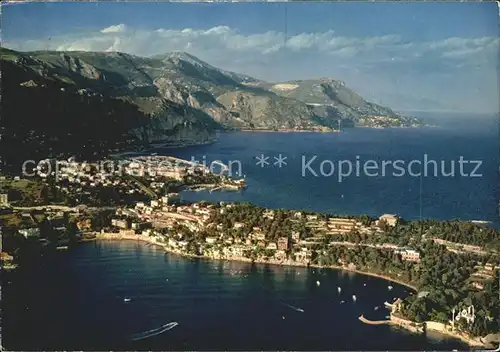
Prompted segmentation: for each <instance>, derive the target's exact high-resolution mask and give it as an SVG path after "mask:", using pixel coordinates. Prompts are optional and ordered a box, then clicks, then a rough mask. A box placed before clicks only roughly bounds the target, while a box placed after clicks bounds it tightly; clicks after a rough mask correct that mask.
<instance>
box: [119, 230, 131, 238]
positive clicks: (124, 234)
mask: <svg viewBox="0 0 500 352" xmlns="http://www.w3.org/2000/svg"><path fill="white" fill-rule="evenodd" d="M119 233H120V235H122V236H134V235H135V231H134V230H124V229H121V230H120V232H119Z"/></svg>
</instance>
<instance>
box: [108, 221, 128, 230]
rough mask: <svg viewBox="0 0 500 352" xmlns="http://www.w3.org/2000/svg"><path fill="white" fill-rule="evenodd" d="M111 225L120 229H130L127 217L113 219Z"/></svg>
mask: <svg viewBox="0 0 500 352" xmlns="http://www.w3.org/2000/svg"><path fill="white" fill-rule="evenodd" d="M111 226H115V227H118V228H120V229H128V228H129V223H128V221H127V220H125V219H111Z"/></svg>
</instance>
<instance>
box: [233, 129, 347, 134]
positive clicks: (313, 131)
mask: <svg viewBox="0 0 500 352" xmlns="http://www.w3.org/2000/svg"><path fill="white" fill-rule="evenodd" d="M236 131H237V132H266V133H293V132H298V133H305V132H312V133H340V131H339V130H327V131H322V130H294V129H278V130H272V129H257V128H254V129H252V128H241V129H239V130H236Z"/></svg>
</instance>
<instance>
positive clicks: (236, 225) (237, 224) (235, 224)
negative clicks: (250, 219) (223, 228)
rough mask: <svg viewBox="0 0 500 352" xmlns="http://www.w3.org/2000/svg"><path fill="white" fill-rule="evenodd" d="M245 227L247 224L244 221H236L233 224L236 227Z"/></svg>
mask: <svg viewBox="0 0 500 352" xmlns="http://www.w3.org/2000/svg"><path fill="white" fill-rule="evenodd" d="M243 227H245V224H244V223H242V222H235V223H234V225H233V228H234V229H241V228H243Z"/></svg>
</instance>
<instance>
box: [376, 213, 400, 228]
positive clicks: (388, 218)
mask: <svg viewBox="0 0 500 352" xmlns="http://www.w3.org/2000/svg"><path fill="white" fill-rule="evenodd" d="M380 221H385V222H386V223H387V225H389V226H396V225H397V223H398V221H399V216H397V215H393V214H384V215H382V216H381V217H379V218H378V224H379V223H380Z"/></svg>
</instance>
